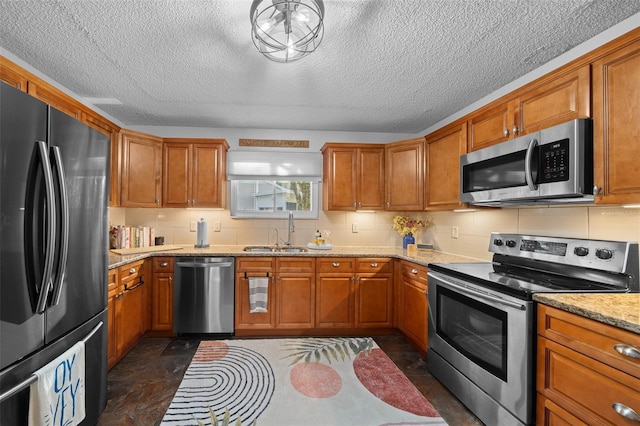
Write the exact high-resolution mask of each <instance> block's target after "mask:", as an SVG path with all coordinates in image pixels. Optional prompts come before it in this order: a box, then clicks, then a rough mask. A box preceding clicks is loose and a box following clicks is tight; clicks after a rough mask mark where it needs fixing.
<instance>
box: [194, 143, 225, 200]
mask: <svg viewBox="0 0 640 426" xmlns="http://www.w3.org/2000/svg"><path fill="white" fill-rule="evenodd" d="M228 148H229V145H227V142H226V141H225V140H223V139H215V140H211V141H208V142H200V143H194V144H193V150H192V159H193V161H192V168H191V206H192V207H208V208H222V207H224V204H225V180H226V178H225V173H226V168H227V167H226V153H227V149H228Z"/></svg>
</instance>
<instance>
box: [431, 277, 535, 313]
mask: <svg viewBox="0 0 640 426" xmlns="http://www.w3.org/2000/svg"><path fill="white" fill-rule="evenodd" d="M437 279H438V280H440V281H442V282H443V283H444V284H446V285H445V287H447V286H449V287H453V288H454V289H456V290H457V291H459V292H460V293H462V294H465V295H467V296H473V297H477V298H479V299H483V300H486V301H489V302H493V303H499V304H501V305H505V306H508V307H510V308H514V309H519V310H521V311H526V310H527V307H526V306H524V305H523V304H520V303H515V302H511V301H509V300H504V299H501V298H499V297H495V296H492V295H491V294H489V293H485V292H482V291H478V290H475V289H473V288H469V287H465V286H462V285H460V284H457V283H455V282H453V281H449V280H448V279H446V278H445V277H444V276H443V275H441V274H438V276H437Z"/></svg>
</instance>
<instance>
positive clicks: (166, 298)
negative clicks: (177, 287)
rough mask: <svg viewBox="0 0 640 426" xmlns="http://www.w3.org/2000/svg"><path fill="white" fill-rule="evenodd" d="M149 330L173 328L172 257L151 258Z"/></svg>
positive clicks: (168, 329)
mask: <svg viewBox="0 0 640 426" xmlns="http://www.w3.org/2000/svg"><path fill="white" fill-rule="evenodd" d="M151 265H152V267H151V269H152V273H153V279H152V288H151V298H152V299H151V330H153V331H172V330H173V257H170V256H167V257H153V258H151Z"/></svg>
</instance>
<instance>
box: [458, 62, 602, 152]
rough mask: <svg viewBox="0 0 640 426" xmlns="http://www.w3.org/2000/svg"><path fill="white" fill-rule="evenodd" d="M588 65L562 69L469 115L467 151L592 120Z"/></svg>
mask: <svg viewBox="0 0 640 426" xmlns="http://www.w3.org/2000/svg"><path fill="white" fill-rule="evenodd" d="M590 95H591V89H590V69H589V65H588V64H586V65H583V66H581V67H579V68H574V69H569V70H567V69H566V68H561V69H559V70H557V71H554V72H551V73H549V74H547V75H546V76H544V77H543V78H541V79H538V80H536V81H534V82H532V83H529V84H527V85H526V86H524V87H522V88H520V89H518V90H516V91H515V92H514V93H512V94H509V95H508V96H506V97H504V98H501V99H499V100H497V101H495V102H492V103H490V104H488V105H487V106H485V107H483V108H481V109H479V110H478V111H476V112H474V113H472V114H471V115H470V116H469V118H468V132H469V138H468V142H467V150H468V151H469V152H471V151H477V150H479V149H482V148H486V147H488V146H491V145H495V144H498V143H501V142H505V141H507V140H510V139H513V138H515V137H518V136H522V135H525V134H528V133H532V132H535V131H538V130H540V129H544V128H546V127H551V126H555V125H556V124H560V123H564V122H566V121H571V120H573V119H576V118H584V117H590V116H591V110H590Z"/></svg>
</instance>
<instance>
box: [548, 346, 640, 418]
mask: <svg viewBox="0 0 640 426" xmlns="http://www.w3.org/2000/svg"><path fill="white" fill-rule="evenodd" d="M538 366H539V368H538V373H537V374H538V377H537V388H538V392H540V393H541V394H542V395H544V396H545V397H546V398H548V399H550V400H552V401H554V402H555V403H556V404H558V405H560V406H561V407H563V408H564V409H566V410H567V411H569V412H570V413H572V414H573V415H574V416H576V417H578V418H579V419H580V420H581V421H583V422H585V423H587V424H598V425H606V424H610V425H627V424H628V425H631V424H637V423H634V422H632V421H631V420H628V419H626V418H624V417H623V416H622V415H621V414H618V413H617V412H616V411H615V410H614V409H613V406H614V405H615V404H622V405H624V406H626V407H629V408H631V409H632V410H634V411H635V412H636V413H640V379H638V378H636V377H633V376H630V375H628V374H625V373H623V372H621V371H620V370H617V369H615V368H612V367H609V366H608V365H605V364H603V363H601V362H599V361H596V360H594V359H593V358H589V357H587V356H585V355H582V354H579V353H578V352H576V351H574V350H571V349H569V348H567V347H565V346H562V345H560V344H558V343H556V342H553V341H550V340H549V339H545V338H542V337H538ZM540 366H544V367H545V368H540Z"/></svg>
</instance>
